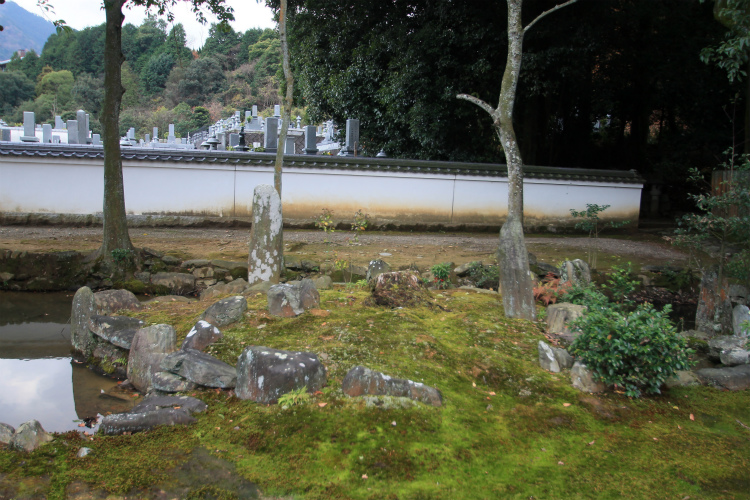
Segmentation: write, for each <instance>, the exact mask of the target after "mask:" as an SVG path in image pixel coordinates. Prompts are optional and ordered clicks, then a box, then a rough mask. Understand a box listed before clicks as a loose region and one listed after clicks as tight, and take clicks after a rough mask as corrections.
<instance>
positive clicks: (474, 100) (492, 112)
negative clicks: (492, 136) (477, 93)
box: [456, 94, 495, 120]
mask: <svg viewBox="0 0 750 500" xmlns="http://www.w3.org/2000/svg"><path fill="white" fill-rule="evenodd" d="M456 98H457V99H463V100H464V101H469V102H471V103H474V104H476V105H477V106H479V107H480V108H482V109H483V110H485V111H486V112H487V113H489V114H490V116H491V117H492V119H493V120H494V119H495V108H493V107H492V106H490V105H489V104H487V103H486V102H484V101H483V100H481V99H479V98H478V97H474V96H473V95H469V94H458V95H457V96H456Z"/></svg>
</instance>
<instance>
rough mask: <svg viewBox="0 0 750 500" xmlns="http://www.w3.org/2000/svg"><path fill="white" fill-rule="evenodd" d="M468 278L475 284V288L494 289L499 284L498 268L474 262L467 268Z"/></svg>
mask: <svg viewBox="0 0 750 500" xmlns="http://www.w3.org/2000/svg"><path fill="white" fill-rule="evenodd" d="M468 276H469V279H471V281H473V282H474V283H476V286H477V288H485V289H488V290H489V289H496V288H497V287H498V286H499V284H500V268H499V267H498V266H485V265H483V264H482V263H481V262H474V263H472V264H471V265H470V266H469V272H468Z"/></svg>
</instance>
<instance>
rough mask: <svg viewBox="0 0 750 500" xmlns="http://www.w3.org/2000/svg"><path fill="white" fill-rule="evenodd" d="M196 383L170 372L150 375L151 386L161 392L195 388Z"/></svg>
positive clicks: (183, 390)
mask: <svg viewBox="0 0 750 500" xmlns="http://www.w3.org/2000/svg"><path fill="white" fill-rule="evenodd" d="M196 387H198V386H197V384H195V383H194V382H191V381H189V380H187V379H186V378H184V377H180V376H179V375H175V374H174V373H170V372H156V373H154V374H153V375H151V388H152V389H155V390H157V391H161V392H185V391H192V390H193V389H195V388H196Z"/></svg>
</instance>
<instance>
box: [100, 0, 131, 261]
mask: <svg viewBox="0 0 750 500" xmlns="http://www.w3.org/2000/svg"><path fill="white" fill-rule="evenodd" d="M126 1H127V0H105V1H104V10H105V13H106V17H107V23H106V31H105V38H104V99H103V101H102V112H101V118H100V121H101V124H102V136H103V138H102V142H103V144H104V238H103V240H102V246H101V248H100V249H99V255H101V256H102V257H103V258H104V259H107V260H111V259H112V251H113V250H117V249H124V250H133V244H132V243H131V241H130V236H129V235H128V224H127V219H126V213H125V191H124V187H123V180H122V158H121V157H120V125H119V122H120V103H121V102H122V95H123V93H124V92H125V89H123V88H122V81H121V65H122V63H123V61H124V60H125V57H124V56H123V54H122V23H123V21H124V19H125V16H124V15H123V13H122V7H123V5H124V4H125V2H126Z"/></svg>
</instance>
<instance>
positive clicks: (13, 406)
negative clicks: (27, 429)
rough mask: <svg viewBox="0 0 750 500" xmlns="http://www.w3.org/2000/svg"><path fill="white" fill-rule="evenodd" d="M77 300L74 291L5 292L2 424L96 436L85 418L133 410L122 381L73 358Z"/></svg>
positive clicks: (0, 351) (0, 320) (0, 299)
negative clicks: (36, 424) (73, 310)
mask: <svg viewBox="0 0 750 500" xmlns="http://www.w3.org/2000/svg"><path fill="white" fill-rule="evenodd" d="M72 301H73V293H72V292H68V293H45V294H35V293H17V292H0V422H4V423H6V424H10V425H12V426H13V427H18V426H19V425H20V424H22V423H24V422H27V421H28V420H31V419H36V420H38V421H39V422H40V423H41V424H42V427H44V429H45V430H46V431H49V432H64V431H69V430H87V431H89V432H91V430H94V429H96V426H94V427H93V429H89V428H85V427H83V428H82V427H79V423H80V421H81V420H82V419H84V418H87V417H95V416H96V415H97V414H104V413H106V412H108V411H111V412H121V411H127V410H128V409H129V408H130V407H131V406H132V404H133V403H132V401H130V400H129V399H128V398H129V397H131V396H130V395H129V394H126V393H124V392H123V391H119V390H118V385H117V381H116V380H114V379H112V378H109V377H105V376H101V375H98V374H96V373H94V372H93V371H91V370H89V369H88V368H86V367H85V366H84V365H83V364H81V363H78V362H77V361H76V360H75V359H73V358H72V357H71V350H70V309H71V304H72Z"/></svg>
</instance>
